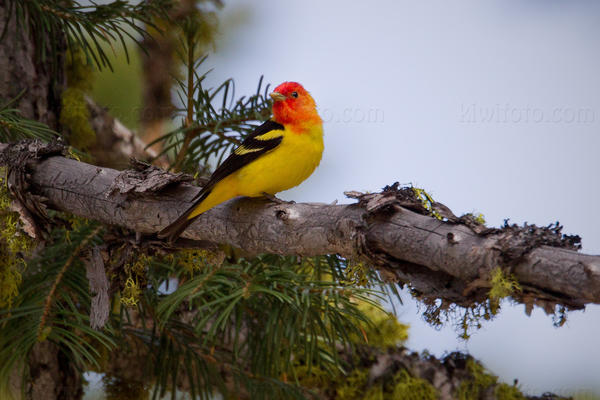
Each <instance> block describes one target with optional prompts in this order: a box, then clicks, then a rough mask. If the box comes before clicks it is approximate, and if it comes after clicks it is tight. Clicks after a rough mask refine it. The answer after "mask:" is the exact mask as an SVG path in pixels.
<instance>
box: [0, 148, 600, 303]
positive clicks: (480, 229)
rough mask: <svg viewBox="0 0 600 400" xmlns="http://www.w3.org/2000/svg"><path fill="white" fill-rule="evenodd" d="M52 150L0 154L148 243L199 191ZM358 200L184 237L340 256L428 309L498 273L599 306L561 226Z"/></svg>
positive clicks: (394, 196) (529, 287) (466, 297)
mask: <svg viewBox="0 0 600 400" xmlns="http://www.w3.org/2000/svg"><path fill="white" fill-rule="evenodd" d="M27 152H29V154H30V155H29V157H24V155H23V153H27ZM43 153H44V152H40V151H39V149H37V150H36V146H35V145H32V144H29V145H27V144H25V145H10V146H7V145H0V165H5V166H8V167H10V170H11V171H13V172H14V173H17V172H18V171H22V170H24V169H26V170H27V172H28V174H27V179H25V178H23V179H20V180H18V179H17V180H16V181H18V182H21V181H24V180H27V182H28V185H29V187H28V188H21V189H20V190H21V194H25V195H29V196H31V195H33V196H36V195H37V196H42V197H43V198H45V199H46V205H47V206H49V207H51V208H54V209H56V210H62V211H67V212H71V213H73V214H76V215H79V216H82V217H85V218H90V219H95V220H99V221H101V222H103V223H106V224H111V225H117V226H121V227H125V228H128V229H130V230H132V231H135V232H138V233H141V234H145V235H153V234H154V233H155V232H157V231H158V230H160V229H161V228H163V227H164V226H166V225H167V224H168V223H169V222H171V221H173V220H174V219H175V218H177V217H178V216H179V215H180V213H182V212H183V211H184V210H185V209H186V208H187V207H188V206H189V205H190V202H191V200H192V199H193V198H194V196H195V195H196V194H197V193H198V191H199V188H197V187H195V186H191V185H189V184H186V183H181V182H182V181H184V180H185V176H184V175H181V174H177V175H175V174H170V173H167V172H165V171H163V170H160V169H158V168H156V167H151V166H148V167H147V168H145V169H144V170H142V171H132V170H129V171H123V172H119V171H116V170H113V169H109V168H100V167H97V166H93V165H89V164H86V163H82V162H78V161H75V160H72V159H68V158H64V157H61V156H51V157H48V158H44V157H46V156H40V154H43ZM24 159H26V161H23V160H24ZM23 164H26V168H22V167H23ZM9 175H10V174H9ZM9 180H10V179H9ZM13 190H19V188H13ZM25 191H26V193H23V192H25ZM350 195H351V196H352V197H357V198H358V199H359V202H358V203H357V204H351V205H327V204H317V203H300V204H289V203H282V204H278V203H274V202H271V201H268V200H265V199H249V198H238V199H234V200H231V201H229V202H226V203H224V204H222V205H220V206H217V207H215V208H213V209H211V210H210V211H208V212H206V213H204V214H203V215H202V216H200V218H198V220H197V221H196V222H195V223H194V224H192V225H191V226H190V227H189V228H188V229H187V230H186V231H185V233H184V235H183V236H184V237H185V238H187V239H191V240H194V241H196V245H197V246H206V244H207V243H212V244H222V243H226V244H229V245H232V246H235V247H237V248H240V249H242V250H243V251H245V252H247V253H248V254H259V253H276V254H296V255H300V256H312V255H320V254H335V253H337V254H340V255H341V256H343V257H347V258H349V259H354V260H360V261H363V262H366V263H368V264H369V265H373V266H375V267H377V268H378V269H379V270H380V272H382V274H383V275H384V276H385V277H387V278H392V279H394V280H397V281H399V282H400V283H406V284H408V285H409V286H410V287H411V289H412V290H413V293H414V294H416V295H417V296H418V297H419V298H420V299H422V300H424V301H426V302H428V301H429V302H432V301H435V300H436V299H441V300H442V303H443V304H446V305H448V306H450V305H453V304H456V305H460V306H465V307H469V306H476V305H477V304H481V302H483V301H485V300H486V299H487V298H488V296H489V289H490V287H491V283H490V282H491V276H492V273H493V271H494V270H496V269H497V268H498V267H501V268H502V270H503V271H504V272H505V273H506V274H507V275H509V276H512V277H513V278H514V279H515V280H516V281H517V282H518V284H519V286H520V290H519V291H515V292H513V293H512V294H511V297H512V298H513V299H515V300H516V301H518V302H522V303H524V304H526V305H527V306H528V309H530V308H531V307H532V306H533V305H534V304H537V305H540V306H542V307H544V309H545V310H546V311H547V312H552V311H554V307H555V306H556V305H557V304H558V305H562V306H566V307H567V308H583V307H584V306H585V304H587V303H600V256H593V255H586V254H581V253H578V252H577V251H573V250H570V249H573V248H576V243H577V240H578V237H567V236H564V235H562V234H561V233H560V227H546V228H538V227H535V226H525V227H516V226H505V227H504V228H502V229H490V228H486V227H484V226H483V225H477V224H476V223H474V222H473V221H472V219H469V218H467V217H465V216H463V217H461V218H456V217H455V216H454V215H453V214H452V213H451V212H450V211H449V210H447V209H445V208H444V207H443V206H441V205H439V206H440V208H438V210H441V211H444V213H443V215H444V216H445V217H446V218H445V219H447V221H442V220H440V219H438V218H435V217H431V216H428V215H422V214H421V213H425V214H426V213H429V211H427V210H425V209H424V207H422V205H421V206H420V207H421V209H419V205H420V203H419V202H418V201H414V200H410V199H409V198H407V197H406V193H403V192H402V190H401V189H398V188H397V187H391V188H386V190H384V191H383V192H382V193H377V194H368V195H363V194H358V193H350ZM411 201H412V203H411ZM39 208H40V207H38V209H39ZM409 208H411V209H413V210H416V211H420V212H421V213H418V212H415V211H411V210H410V209H409ZM423 210H425V211H423ZM34 211H35V210H30V212H34ZM441 211H440V212H441ZM148 240H150V241H152V240H155V239H154V237H153V236H150V237H149V239H148ZM157 242H158V241H157Z"/></svg>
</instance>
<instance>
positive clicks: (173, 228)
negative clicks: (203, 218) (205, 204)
mask: <svg viewBox="0 0 600 400" xmlns="http://www.w3.org/2000/svg"><path fill="white" fill-rule="evenodd" d="M209 193H210V190H209V191H207V192H201V193H200V194H199V196H198V197H197V200H195V201H194V204H192V206H191V207H190V208H188V209H187V210H185V212H184V213H183V214H181V215H180V216H179V218H177V219H176V220H175V221H173V222H171V223H170V224H169V225H167V226H166V227H165V228H164V229H163V230H161V231H160V232H158V234H157V236H158V237H159V238H160V239H165V238H167V240H168V242H169V243H173V242H174V241H176V240H177V238H178V237H179V235H181V234H182V233H183V231H185V230H186V228H187V227H188V226H190V224H191V223H192V222H194V220H195V219H196V218H198V215H196V216H195V217H193V218H189V215H190V214H191V213H192V212H193V211H194V210H195V209H196V208H197V207H198V206H199V205H200V203H202V201H204V199H205V198H206V196H208V194H209Z"/></svg>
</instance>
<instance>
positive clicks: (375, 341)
mask: <svg viewBox="0 0 600 400" xmlns="http://www.w3.org/2000/svg"><path fill="white" fill-rule="evenodd" d="M358 307H359V308H360V310H361V311H362V312H363V313H364V314H365V316H366V317H367V318H368V319H369V321H371V324H369V325H366V324H363V326H362V328H363V332H364V336H365V337H366V341H367V342H368V344H369V345H370V346H374V347H381V348H386V347H393V346H398V345H400V344H402V342H404V341H406V340H407V339H408V328H409V326H408V325H406V324H403V323H401V322H399V321H398V319H397V318H396V316H395V315H394V314H392V313H389V312H387V311H385V310H382V309H381V308H378V307H375V306H373V305H371V304H368V303H360V304H359V306H358ZM362 340H363V338H355V340H354V341H355V342H356V343H360V342H362Z"/></svg>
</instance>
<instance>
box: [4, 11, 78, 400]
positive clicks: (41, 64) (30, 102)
mask: <svg viewBox="0 0 600 400" xmlns="http://www.w3.org/2000/svg"><path fill="white" fill-rule="evenodd" d="M6 4H7V3H6V2H0V32H3V34H4V36H3V38H2V40H0V102H1V103H2V104H5V103H6V102H8V101H13V103H12V105H11V107H13V108H16V109H18V110H19V111H20V113H21V115H23V116H24V117H27V118H30V119H34V120H37V121H40V122H43V123H45V124H47V125H48V126H50V127H51V128H53V129H58V128H59V127H58V119H59V118H58V116H59V112H60V96H61V92H62V90H63V88H64V84H65V76H64V72H63V70H62V68H58V67H56V68H54V69H53V65H52V63H49V62H47V61H44V60H40V59H39V57H37V55H38V54H39V53H40V49H39V48H37V47H38V46H39V44H38V43H36V42H35V41H34V40H33V38H32V36H31V35H30V31H29V30H28V29H27V28H26V27H24V26H23V25H22V24H20V23H19V21H18V19H17V18H15V16H14V15H12V16H10V17H9V18H7V17H8V16H7V15H6V13H7V7H6ZM13 10H14V8H13ZM6 24H8V26H6ZM55 43H58V44H59V46H62V49H61V48H58V49H56V52H57V53H58V54H61V53H62V54H64V48H65V42H64V41H62V42H61V40H60V38H56V41H55ZM58 61H59V62H60V60H58ZM59 62H58V63H59ZM58 63H57V64H58ZM15 99H16V100H15ZM22 211H23V212H24V213H26V210H22ZM27 364H28V365H27V369H25V370H24V371H26V373H28V376H27V379H26V380H25V381H26V383H27V386H26V392H25V394H26V398H27V399H32V400H55V399H79V398H81V396H82V395H83V391H82V380H81V377H80V375H79V374H78V373H77V372H76V371H75V370H74V369H73V367H72V365H70V364H69V362H68V360H65V359H64V358H63V357H61V353H60V352H59V351H58V349H57V348H56V347H55V346H52V345H47V344H44V343H39V344H37V345H36V346H35V347H34V350H33V351H32V353H31V357H30V358H29V360H28V362H27ZM21 371H23V370H22V369H21V368H17V369H15V371H14V374H13V375H14V376H16V378H15V379H13V383H15V386H19V383H20V378H22V374H21ZM17 382H19V383H17Z"/></svg>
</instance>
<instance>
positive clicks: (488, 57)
mask: <svg viewBox="0 0 600 400" xmlns="http://www.w3.org/2000/svg"><path fill="white" fill-rule="evenodd" d="M219 14H220V19H221V24H222V26H223V33H222V35H221V36H220V38H219V40H218V42H217V45H216V54H214V55H212V56H211V57H210V58H209V59H208V60H207V64H206V65H207V66H209V67H214V71H213V72H212V73H211V74H210V75H209V79H208V81H209V82H210V83H211V84H213V85H216V84H217V83H220V82H221V81H222V80H224V79H226V78H229V77H232V78H234V79H235V80H236V89H237V94H238V95H242V94H250V93H252V92H253V91H254V90H255V88H256V85H257V83H258V78H259V77H260V75H263V74H264V76H265V80H266V81H267V82H271V83H272V84H275V85H276V84H278V83H280V82H282V81H286V80H295V81H298V82H301V83H302V84H303V85H304V86H305V87H306V88H307V89H308V90H309V91H310V92H311V93H312V94H313V96H314V97H315V99H316V101H317V104H318V105H319V108H320V112H321V115H322V116H323V117H324V119H325V121H326V124H325V153H324V156H323V161H322V163H321V166H320V167H319V168H318V169H317V171H316V172H315V174H314V175H313V176H312V177H311V178H309V179H308V180H307V181H306V182H305V183H304V184H302V185H301V186H300V187H299V188H296V189H293V190H291V191H288V192H286V193H284V194H283V195H282V196H281V197H283V198H287V199H294V200H296V201H316V202H331V201H333V200H335V199H337V200H339V201H341V202H345V201H347V200H345V199H344V196H343V192H344V191H345V190H363V191H365V190H369V191H376V190H379V189H380V188H381V187H382V186H384V185H386V184H391V183H393V182H395V181H400V182H401V183H412V184H414V185H416V186H419V187H423V188H425V189H426V190H428V191H429V192H430V193H431V194H433V196H434V197H435V199H436V200H438V201H441V202H443V203H444V204H446V205H447V206H449V207H450V208H451V209H452V210H453V211H454V212H455V213H456V214H462V213H466V212H473V211H476V212H481V213H483V214H484V215H485V218H486V220H487V221H488V224H489V225H494V226H498V225H500V224H502V222H503V219H504V218H510V219H511V221H512V222H517V223H523V222H524V221H528V222H530V223H537V224H540V225H545V224H549V223H552V222H555V221H556V220H559V221H560V222H561V223H562V224H563V225H564V226H565V232H566V233H577V234H579V235H581V236H582V238H583V245H584V251H585V252H588V253H592V254H598V253H600V228H599V226H598V217H597V214H596V207H597V205H598V204H599V203H600V183H599V182H598V178H597V172H598V170H599V169H600V160H599V158H598V152H599V151H600V129H599V128H600V96H599V93H600V52H599V50H598V39H599V37H600V2H598V1H592V0H590V1H583V0H582V1H576V0H571V1H559V0H546V1H542V0H494V1H491V0H490V1H476V0H472V1H471V0H470V1H465V0H463V1H457V2H449V1H443V0H437V1H410V2H409V1H380V2H354V3H352V2H348V1H341V0H340V1H317V0H313V1H303V2H283V1H275V0H273V1H264V0H263V1H260V2H257V1H251V0H226V1H225V8H224V9H223V10H222V11H220V13H219ZM369 115H370V118H369ZM404 300H405V304H404V306H400V308H399V318H400V319H401V320H402V321H404V322H408V323H410V325H411V330H410V339H409V341H408V346H409V347H410V348H412V349H414V350H423V349H428V350H429V351H430V352H433V353H434V354H436V355H438V356H440V355H442V354H443V353H444V352H449V351H453V350H457V349H458V350H463V351H469V352H470V353H471V354H472V355H473V356H475V357H477V358H478V359H480V360H482V361H483V363H484V364H485V365H486V366H487V367H488V368H489V369H490V370H491V371H492V372H494V373H496V374H498V375H499V376H500V377H501V378H502V379H503V380H505V381H507V382H512V380H513V379H514V378H518V379H519V381H520V383H521V385H522V388H523V389H524V390H525V391H527V392H530V393H538V394H540V393H541V392H542V391H553V392H556V393H558V394H566V393H570V392H573V391H579V390H585V389H587V390H595V391H600V379H599V378H600V345H598V337H599V329H598V328H599V327H600V307H598V306H593V307H588V308H587V309H586V311H585V312H574V313H571V314H570V315H569V320H568V322H567V324H566V325H565V326H564V327H562V328H559V329H556V328H554V327H553V326H552V321H551V318H550V317H548V316H545V315H544V313H543V312H542V311H541V310H535V311H534V313H533V315H532V317H527V316H526V315H525V314H524V311H523V306H509V305H508V304H506V305H505V307H504V309H503V310H502V311H501V313H500V315H499V316H498V317H497V318H496V319H495V320H494V321H492V322H488V323H486V324H485V325H484V328H483V329H481V330H480V331H478V332H476V333H475V334H474V335H473V337H472V338H471V339H470V340H469V341H468V342H466V343H465V342H462V341H460V340H458V339H457V334H456V332H455V331H454V330H453V329H452V328H451V327H448V328H445V329H443V330H441V331H436V330H435V329H433V328H431V327H429V326H428V325H426V324H425V323H424V322H423V321H422V319H421V316H420V313H419V311H418V310H417V306H416V304H415V303H414V302H413V301H412V300H411V299H410V298H409V296H408V295H405V296H404Z"/></svg>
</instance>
